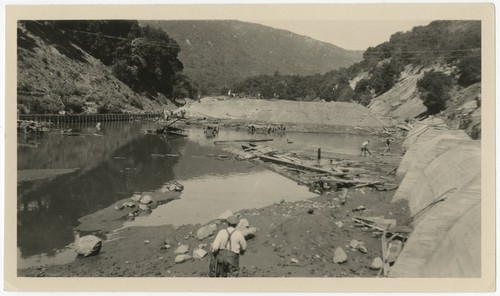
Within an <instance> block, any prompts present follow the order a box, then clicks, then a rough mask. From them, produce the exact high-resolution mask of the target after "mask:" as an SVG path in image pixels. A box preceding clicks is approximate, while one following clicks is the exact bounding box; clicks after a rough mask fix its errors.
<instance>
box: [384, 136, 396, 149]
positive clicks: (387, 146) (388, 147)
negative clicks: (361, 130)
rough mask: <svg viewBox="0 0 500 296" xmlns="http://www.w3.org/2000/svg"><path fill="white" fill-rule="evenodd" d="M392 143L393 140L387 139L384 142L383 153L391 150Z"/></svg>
mask: <svg viewBox="0 0 500 296" xmlns="http://www.w3.org/2000/svg"><path fill="white" fill-rule="evenodd" d="M392 141H394V139H393V138H387V139H386V140H385V150H384V152H387V151H389V149H391V143H392Z"/></svg>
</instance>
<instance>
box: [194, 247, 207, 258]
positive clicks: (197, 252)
mask: <svg viewBox="0 0 500 296" xmlns="http://www.w3.org/2000/svg"><path fill="white" fill-rule="evenodd" d="M207 253H208V252H207V251H205V250H203V249H196V250H194V251H193V258H194V259H201V258H203V257H205V256H206V255H207Z"/></svg>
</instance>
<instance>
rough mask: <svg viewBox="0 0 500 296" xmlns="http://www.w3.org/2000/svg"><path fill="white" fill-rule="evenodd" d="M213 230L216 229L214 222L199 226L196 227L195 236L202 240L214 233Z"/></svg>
mask: <svg viewBox="0 0 500 296" xmlns="http://www.w3.org/2000/svg"><path fill="white" fill-rule="evenodd" d="M215 230H217V225H215V224H209V225H205V226H203V227H201V228H200V229H198V232H196V237H197V238H198V239H199V240H203V239H205V238H207V237H209V236H211V235H212V234H214V232H215Z"/></svg>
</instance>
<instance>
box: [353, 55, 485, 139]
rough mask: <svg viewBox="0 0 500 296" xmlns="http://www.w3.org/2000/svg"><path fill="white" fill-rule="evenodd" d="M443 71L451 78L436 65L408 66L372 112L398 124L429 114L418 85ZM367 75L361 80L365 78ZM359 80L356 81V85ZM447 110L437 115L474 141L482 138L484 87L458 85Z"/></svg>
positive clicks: (372, 108)
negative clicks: (433, 74) (432, 74)
mask: <svg viewBox="0 0 500 296" xmlns="http://www.w3.org/2000/svg"><path fill="white" fill-rule="evenodd" d="M431 70H435V71H441V72H444V73H447V74H451V72H452V69H450V68H449V67H444V66H442V65H440V64H436V65H433V66H430V67H423V66H411V65H409V66H406V67H405V69H404V71H403V72H401V77H400V79H399V81H398V82H397V83H396V84H395V85H394V86H393V87H392V88H391V89H390V90H388V91H387V92H385V93H383V94H381V95H379V96H378V97H375V98H374V99H373V100H372V102H371V104H370V106H369V107H370V109H371V110H372V111H373V112H374V113H376V114H380V115H384V116H387V117H390V118H394V119H395V120H398V121H400V122H401V121H403V120H405V119H412V118H415V117H417V116H419V115H422V114H424V113H425V112H426V111H427V107H425V106H424V104H423V103H422V100H421V99H420V93H419V91H418V90H417V82H418V80H419V79H421V78H422V77H423V75H424V74H425V72H427V71H431ZM363 75H365V74H364V73H362V74H360V76H359V77H363ZM357 80H359V78H357V79H355V80H354V81H353V85H354V86H355V82H356V81H357ZM450 97H451V98H450V100H449V101H448V102H447V103H446V109H445V110H443V111H442V112H441V113H440V114H438V115H436V116H438V117H441V118H443V119H444V120H445V121H446V123H447V124H448V125H449V126H450V127H451V128H454V129H463V130H465V132H466V133H467V134H468V135H469V136H470V137H471V138H472V139H480V137H481V83H480V82H479V83H475V84H472V85H470V86H468V87H466V88H463V87H460V86H458V85H455V86H454V87H453V89H452V90H451V93H450Z"/></svg>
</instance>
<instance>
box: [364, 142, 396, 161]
mask: <svg viewBox="0 0 500 296" xmlns="http://www.w3.org/2000/svg"><path fill="white" fill-rule="evenodd" d="M393 141H394V138H387V139H385V149H384V152H388V151H389V150H390V149H391V143H392V142H393ZM368 144H370V140H366V141H365V142H363V144H361V154H360V155H359V156H363V157H364V156H367V155H368V154H369V155H370V157H371V156H372V153H371V151H370V149H368Z"/></svg>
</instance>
